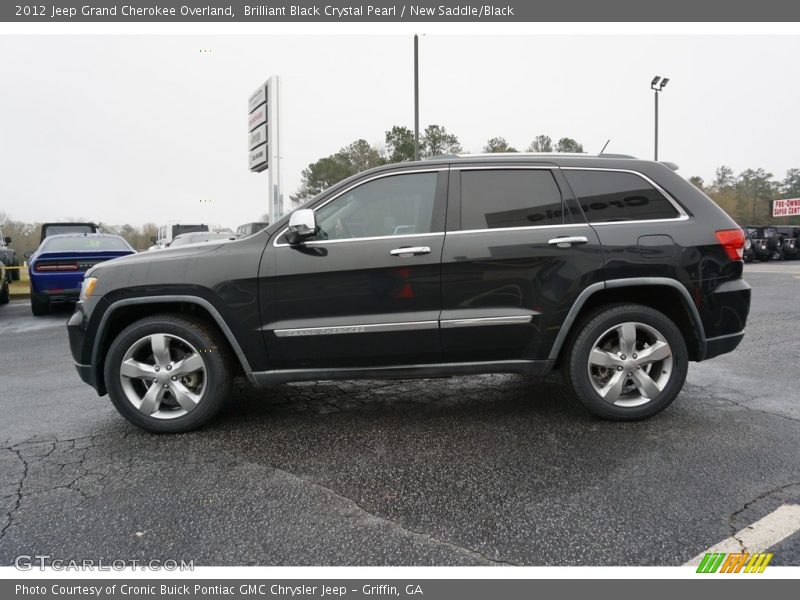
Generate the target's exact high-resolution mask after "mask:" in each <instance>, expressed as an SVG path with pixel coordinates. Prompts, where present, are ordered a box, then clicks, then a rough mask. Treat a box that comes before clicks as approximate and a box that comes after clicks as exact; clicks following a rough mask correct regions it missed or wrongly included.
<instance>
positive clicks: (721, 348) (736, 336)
mask: <svg viewBox="0 0 800 600" xmlns="http://www.w3.org/2000/svg"><path fill="white" fill-rule="evenodd" d="M743 339H744V331H740V332H738V333H731V334H729V335H721V336H719V337H715V338H709V339H707V340H706V347H705V353H704V354H703V360H708V359H709V358H714V357H715V356H719V355H720V354H727V353H728V352H733V351H734V350H735V349H736V347H737V346H738V345H739V343H740V342H741V341H742V340H743Z"/></svg>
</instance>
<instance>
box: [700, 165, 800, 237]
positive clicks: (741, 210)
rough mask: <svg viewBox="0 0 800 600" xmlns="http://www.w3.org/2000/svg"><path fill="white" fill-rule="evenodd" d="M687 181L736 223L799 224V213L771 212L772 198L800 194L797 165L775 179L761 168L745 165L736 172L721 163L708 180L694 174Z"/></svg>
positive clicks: (793, 196) (795, 196)
mask: <svg viewBox="0 0 800 600" xmlns="http://www.w3.org/2000/svg"><path fill="white" fill-rule="evenodd" d="M689 181H690V182H691V183H692V184H694V185H695V187H697V188H699V189H700V190H702V191H703V192H705V193H706V194H707V195H708V196H709V197H711V199H712V200H714V202H716V203H717V204H718V205H719V206H720V207H721V208H722V209H723V210H724V211H725V212H727V213H728V214H729V215H730V216H731V217H733V219H734V220H735V221H736V222H737V223H739V225H742V226H745V225H767V224H775V225H800V217H773V216H772V201H773V200H777V199H780V198H800V169H789V170H788V171H786V175H785V176H784V178H783V179H776V178H775V176H774V175H773V174H772V173H769V172H767V171H765V170H764V169H745V170H744V171H742V172H741V173H739V174H738V175H736V174H734V171H733V169H731V168H730V167H728V166H725V165H723V166H721V167H719V168H718V169H717V170H716V173H715V175H714V180H713V181H712V182H711V183H710V184H706V183H705V181H703V178H702V177H697V176H694V177H690V178H689Z"/></svg>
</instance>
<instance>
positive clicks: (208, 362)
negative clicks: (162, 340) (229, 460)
mask: <svg viewBox="0 0 800 600" xmlns="http://www.w3.org/2000/svg"><path fill="white" fill-rule="evenodd" d="M154 334H167V335H172V336H178V337H179V338H182V339H183V340H185V341H186V342H188V343H189V344H191V345H192V346H193V347H194V348H195V349H197V351H198V353H199V355H200V356H201V358H202V360H203V364H204V367H205V377H206V378H207V379H206V381H205V387H204V389H203V392H202V395H201V398H200V400H199V401H198V402H197V405H196V407H195V408H194V409H193V410H192V411H191V412H188V413H187V414H185V415H183V416H179V417H175V418H170V419H161V418H156V417H152V416H149V415H146V414H144V413H142V412H139V410H138V409H137V408H136V407H135V406H134V405H133V404H132V403H131V401H129V400H128V398H127V396H126V395H125V391H124V390H123V387H122V383H121V376H120V365H121V363H122V359H123V357H124V356H125V353H126V352H127V351H128V349H129V348H131V347H132V346H133V345H134V344H136V342H137V341H139V340H141V339H142V338H143V337H146V336H148V335H154ZM103 372H104V377H105V384H106V389H107V390H108V395H109V397H110V398H111V402H112V403H113V404H114V406H115V407H116V409H117V410H118V411H119V413H120V414H121V415H122V416H123V417H125V418H126V419H127V420H128V421H130V422H131V423H133V424H134V425H136V426H138V427H141V428H142V429H145V430H147V431H151V432H153V433H179V432H184V431H191V430H193V429H197V428H198V427H201V426H202V425H204V424H205V423H207V422H208V421H209V420H210V419H212V418H213V417H214V416H215V415H216V414H217V413H218V412H219V410H220V409H221V408H222V407H223V406H224V404H225V402H226V401H227V398H228V395H229V393H230V388H231V383H232V381H233V375H234V366H233V363H232V362H231V359H230V356H229V350H228V345H227V343H226V341H225V340H224V338H223V337H222V335H221V334H220V333H219V331H218V330H217V329H216V328H215V327H213V326H211V325H209V324H208V323H206V322H205V321H203V320H202V319H198V318H194V317H189V316H185V315H177V314H163V315H155V316H152V317H146V318H144V319H141V320H139V321H136V322H134V323H132V324H131V325H129V326H128V327H126V328H125V329H124V330H123V331H122V332H121V333H120V334H119V335H118V336H117V337H116V338H115V339H114V341H113V342H112V343H111V346H110V348H109V350H108V353H107V355H106V362H105V366H104V371H103Z"/></svg>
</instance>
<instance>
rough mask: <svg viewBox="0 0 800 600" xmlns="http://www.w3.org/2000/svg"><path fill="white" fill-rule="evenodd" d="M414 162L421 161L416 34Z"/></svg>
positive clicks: (415, 45)
mask: <svg viewBox="0 0 800 600" xmlns="http://www.w3.org/2000/svg"><path fill="white" fill-rule="evenodd" d="M414 160H419V36H418V35H417V34H414Z"/></svg>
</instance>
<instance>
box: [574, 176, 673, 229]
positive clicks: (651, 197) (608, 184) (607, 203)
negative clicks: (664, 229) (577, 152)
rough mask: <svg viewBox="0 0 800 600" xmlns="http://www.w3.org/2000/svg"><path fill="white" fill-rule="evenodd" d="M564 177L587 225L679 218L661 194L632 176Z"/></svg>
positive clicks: (639, 178)
mask: <svg viewBox="0 0 800 600" xmlns="http://www.w3.org/2000/svg"><path fill="white" fill-rule="evenodd" d="M564 175H565V176H566V178H567V181H568V182H569V185H570V187H572V191H573V192H575V195H576V196H577V197H578V200H579V201H580V203H581V206H582V207H583V212H584V213H585V214H586V219H587V220H588V221H589V222H590V223H603V222H608V221H641V220H650V219H674V218H676V217H677V216H678V211H677V210H675V207H674V206H672V204H670V202H669V200H667V199H666V198H665V197H664V194H662V193H661V192H659V191H658V190H657V189H656V188H654V187H653V186H652V185H650V184H649V183H647V181H645V180H644V179H642V178H641V177H639V176H638V175H634V174H633V173H620V172H615V171H570V170H565V171H564Z"/></svg>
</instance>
